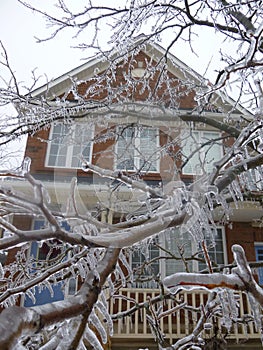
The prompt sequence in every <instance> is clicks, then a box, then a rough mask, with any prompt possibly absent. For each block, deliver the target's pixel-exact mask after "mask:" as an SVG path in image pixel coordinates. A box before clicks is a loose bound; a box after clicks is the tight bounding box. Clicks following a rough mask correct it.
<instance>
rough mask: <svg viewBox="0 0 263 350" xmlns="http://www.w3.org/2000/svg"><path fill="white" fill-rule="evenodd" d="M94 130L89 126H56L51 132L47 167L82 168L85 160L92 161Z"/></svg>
mask: <svg viewBox="0 0 263 350" xmlns="http://www.w3.org/2000/svg"><path fill="white" fill-rule="evenodd" d="M92 135H93V132H92V129H91V127H90V126H89V125H87V124H74V125H64V124H56V125H53V126H52V127H51V130H50V140H51V141H50V143H49V145H48V151H47V160H46V165H47V166H49V167H63V168H81V164H82V161H83V159H85V160H87V161H90V160H91V153H92V142H91V140H92Z"/></svg>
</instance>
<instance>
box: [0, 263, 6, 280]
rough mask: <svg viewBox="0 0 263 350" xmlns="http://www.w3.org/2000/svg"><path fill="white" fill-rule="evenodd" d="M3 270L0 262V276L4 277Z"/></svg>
mask: <svg viewBox="0 0 263 350" xmlns="http://www.w3.org/2000/svg"><path fill="white" fill-rule="evenodd" d="M4 275H5V272H4V268H3V265H2V264H1V262H0V278H4Z"/></svg>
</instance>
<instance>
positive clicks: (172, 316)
mask: <svg viewBox="0 0 263 350" xmlns="http://www.w3.org/2000/svg"><path fill="white" fill-rule="evenodd" d="M158 294H159V292H158V291H157V290H154V289H139V288H137V289H126V288H124V289H121V290H120V291H119V294H118V295H117V296H116V297H115V298H113V299H112V300H111V303H110V312H111V314H116V313H120V312H125V311H126V310H129V309H130V308H132V307H135V308H136V307H137V306H138V305H139V304H140V303H147V302H148V301H149V300H150V299H152V298H155V297H156V296H157V295H158ZM207 297H208V294H207V292H206V291H198V292H193V291H183V292H180V293H179V294H177V295H176V296H175V300H170V299H169V300H162V301H160V302H159V303H158V305H160V303H162V304H163V311H168V310H172V309H173V308H175V307H176V306H178V304H179V303H184V304H186V305H188V307H184V308H179V309H177V310H176V309H174V310H175V311H174V312H172V313H169V312H167V315H166V316H165V317H163V318H161V319H160V327H161V329H162V332H163V333H164V334H165V336H166V339H167V340H170V341H172V340H174V339H179V338H182V337H184V336H186V335H188V334H190V333H191V332H192V331H193V329H194V327H195V326H196V324H197V321H198V319H199V317H200V315H201V312H202V305H204V304H205V302H206V300H207ZM236 297H237V299H239V315H238V317H239V318H240V319H242V318H244V317H245V318H246V315H251V308H250V304H249V302H248V300H247V296H246V295H245V294H242V293H237V295H236ZM153 307H155V308H156V307H157V304H156V305H155V306H154V305H153ZM147 312H149V310H148V309H147V308H142V309H140V310H137V311H136V312H135V313H133V314H131V315H130V316H128V317H125V318H119V319H117V320H115V321H114V336H113V338H115V339H116V338H119V339H121V338H126V339H127V338H128V339H131V340H132V339H135V338H136V339H139V338H144V339H146V338H148V339H150V338H153V335H152V332H151V329H150V327H149V325H148V322H147V318H146V313H147ZM247 318H248V317H247ZM213 322H216V325H217V327H218V330H219V332H221V333H222V334H223V335H227V339H235V340H237V341H238V340H244V339H257V338H260V334H259V333H258V331H257V330H256V327H255V325H254V323H253V322H252V321H250V322H247V323H244V322H243V323H233V325H232V327H231V329H230V331H229V332H228V330H227V329H226V328H225V327H224V326H222V325H221V323H220V318H218V319H217V318H215V317H214V318H213ZM204 332H205V333H206V334H205V337H207V338H209V332H211V330H209V328H208V329H207V330H205V331H204Z"/></svg>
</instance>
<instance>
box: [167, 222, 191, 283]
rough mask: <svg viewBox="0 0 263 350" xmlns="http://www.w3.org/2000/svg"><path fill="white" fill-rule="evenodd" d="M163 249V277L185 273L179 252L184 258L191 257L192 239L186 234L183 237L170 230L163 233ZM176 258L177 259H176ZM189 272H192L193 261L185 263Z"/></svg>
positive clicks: (175, 230) (177, 232) (174, 230)
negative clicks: (165, 251) (164, 254)
mask: <svg viewBox="0 0 263 350" xmlns="http://www.w3.org/2000/svg"><path fill="white" fill-rule="evenodd" d="M165 249H166V250H167V251H169V252H170V253H171V254H169V253H167V254H166V256H167V259H166V261H165V275H166V276H169V275H171V274H173V273H176V272H185V271H186V266H185V264H184V263H183V261H182V259H181V258H180V253H179V250H181V251H183V256H184V258H189V257H191V255H192V252H193V247H192V237H191V235H190V234H189V233H188V232H185V233H184V234H183V235H181V234H180V233H179V230H178V229H171V230H169V231H167V232H166V233H165ZM176 258H178V259H176ZM187 266H188V269H189V271H193V261H187Z"/></svg>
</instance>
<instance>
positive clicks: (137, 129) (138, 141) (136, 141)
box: [114, 125, 160, 173]
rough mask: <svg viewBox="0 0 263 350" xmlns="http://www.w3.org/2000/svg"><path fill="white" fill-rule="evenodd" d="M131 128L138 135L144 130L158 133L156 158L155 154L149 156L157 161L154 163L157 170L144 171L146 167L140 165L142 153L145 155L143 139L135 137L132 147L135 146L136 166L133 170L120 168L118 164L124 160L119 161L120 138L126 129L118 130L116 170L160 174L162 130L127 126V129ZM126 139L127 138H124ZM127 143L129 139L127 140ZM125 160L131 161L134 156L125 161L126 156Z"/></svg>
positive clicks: (115, 158) (134, 158)
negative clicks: (142, 144)
mask: <svg viewBox="0 0 263 350" xmlns="http://www.w3.org/2000/svg"><path fill="white" fill-rule="evenodd" d="M129 128H133V130H134V131H135V133H136V135H137V134H139V135H140V133H141V131H142V129H146V130H148V129H149V130H151V131H154V132H155V133H156V136H155V141H156V153H155V154H156V158H155V157H154V153H152V154H151V155H149V158H151V157H153V158H155V159H153V161H154V162H155V165H156V170H152V169H147V168H146V169H144V167H141V165H140V161H141V159H142V157H141V155H140V153H143V150H142V147H141V137H140V136H139V137H135V138H134V139H133V143H132V146H133V150H132V151H133V152H134V156H133V161H134V165H133V167H132V168H131V169H126V168H124V167H123V168H122V167H119V166H118V163H119V162H121V161H122V159H121V158H120V159H119V157H118V156H119V154H118V153H119V150H118V142H119V141H118V138H119V137H120V138H121V137H123V136H121V135H122V132H123V131H124V130H125V127H119V128H118V135H120V136H118V138H117V140H116V143H115V157H114V168H115V169H116V170H123V171H128V172H136V171H138V170H140V172H142V173H144V172H145V173H159V172H160V159H159V147H160V130H159V129H158V128H152V127H149V126H143V125H138V126H127V129H129ZM123 139H125V138H123ZM125 141H126V142H128V141H127V139H125ZM122 158H123V161H125V160H128V159H131V158H132V156H129V155H128V157H127V158H126V159H125V156H124V157H122ZM146 161H147V159H146Z"/></svg>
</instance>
